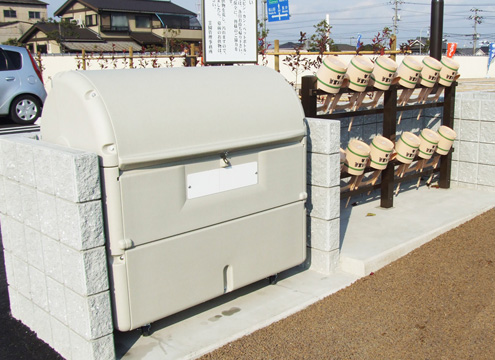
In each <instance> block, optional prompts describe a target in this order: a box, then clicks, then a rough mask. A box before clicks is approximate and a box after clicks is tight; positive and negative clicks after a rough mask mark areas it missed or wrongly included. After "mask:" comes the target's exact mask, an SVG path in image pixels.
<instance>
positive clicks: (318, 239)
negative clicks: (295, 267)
mask: <svg viewBox="0 0 495 360" xmlns="http://www.w3.org/2000/svg"><path fill="white" fill-rule="evenodd" d="M306 122H307V128H308V162H307V164H308V168H307V181H308V202H307V205H306V207H307V210H308V221H307V224H308V229H307V245H308V248H309V249H308V254H309V256H310V258H309V259H308V262H309V265H310V268H311V269H312V270H315V271H318V272H322V273H331V272H333V271H335V270H336V268H337V266H338V263H339V254H340V235H339V233H340V230H339V228H340V153H339V149H340V121H336V120H323V119H316V118H307V119H306Z"/></svg>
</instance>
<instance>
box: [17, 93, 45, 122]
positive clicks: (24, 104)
mask: <svg viewBox="0 0 495 360" xmlns="http://www.w3.org/2000/svg"><path fill="white" fill-rule="evenodd" d="M40 115H41V106H40V102H39V100H38V99H36V98H35V97H34V96H31V95H21V96H19V97H17V98H15V99H14V101H13V102H12V105H10V118H11V119H12V121H14V122H15V123H17V124H21V125H29V124H33V123H34V122H35V121H36V120H37V119H38V118H39V117H40Z"/></svg>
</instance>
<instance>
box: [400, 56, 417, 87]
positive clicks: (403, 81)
mask: <svg viewBox="0 0 495 360" xmlns="http://www.w3.org/2000/svg"><path fill="white" fill-rule="evenodd" d="M422 68H423V65H421V63H420V62H419V61H417V60H414V59H413V58H412V57H410V56H406V57H405V58H404V60H402V63H401V64H400V66H399V69H398V70H397V75H398V76H400V80H399V84H400V85H402V86H404V87H405V88H408V89H414V88H415V87H416V83H417V82H418V79H419V75H420V74H421V69H422Z"/></svg>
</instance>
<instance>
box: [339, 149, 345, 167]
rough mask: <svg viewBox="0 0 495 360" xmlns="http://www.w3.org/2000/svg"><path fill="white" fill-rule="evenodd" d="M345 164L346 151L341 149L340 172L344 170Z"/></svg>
mask: <svg viewBox="0 0 495 360" xmlns="http://www.w3.org/2000/svg"><path fill="white" fill-rule="evenodd" d="M344 164H345V151H344V149H342V148H340V171H342V169H343V168H344Z"/></svg>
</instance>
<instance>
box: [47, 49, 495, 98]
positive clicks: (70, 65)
mask: <svg viewBox="0 0 495 360" xmlns="http://www.w3.org/2000/svg"><path fill="white" fill-rule="evenodd" d="M376 56H377V55H370V56H369V57H370V58H372V59H373V58H375V57H376ZM410 56H414V57H415V58H417V59H419V60H421V59H422V58H423V57H424V56H419V55H410ZM97 57H98V56H97V55H96V56H95V58H97ZM286 57H287V55H284V56H280V73H281V74H282V75H283V76H284V77H285V78H286V79H287V80H288V81H289V82H296V73H295V71H292V70H291V69H290V68H289V67H288V66H287V65H286V63H285V62H284V59H285V58H286ZM302 57H304V58H310V59H311V60H314V59H316V56H315V55H304V56H302ZM339 57H340V58H341V60H342V61H344V63H349V61H350V60H351V58H352V57H353V56H352V55H340V56H339ZM403 58H404V56H403V55H398V56H397V63H399V64H400V63H401V62H402V59H403ZM41 59H42V67H43V78H44V81H45V87H46V88H47V91H48V92H49V91H50V88H51V79H52V77H53V76H54V75H55V74H56V73H57V72H60V71H68V70H78V69H80V68H81V65H82V61H81V59H80V58H76V56H75V55H47V56H42V58H41ZM455 60H456V61H457V62H459V64H460V65H461V67H460V69H459V73H460V75H461V77H462V78H464V79H471V78H484V77H486V76H487V71H486V69H487V63H488V57H487V56H456V57H455ZM262 61H263V59H262V58H261V57H260V58H259V63H260V64H261V63H262ZM266 61H267V65H266V66H268V67H270V68H272V69H273V68H274V56H273V55H267V57H266ZM128 62H129V61H128V59H127V64H124V60H123V59H117V60H115V61H112V60H111V59H110V58H109V57H107V60H91V61H90V62H89V65H88V70H100V69H102V68H106V69H108V70H110V69H114V68H117V69H120V68H125V67H128ZM182 63H183V59H182V58H181V57H177V58H175V59H174V60H173V66H174V67H180V66H182ZM156 64H158V65H159V66H160V67H170V66H171V64H170V61H169V60H168V59H165V58H158V59H156ZM152 66H153V58H151V59H150V58H140V57H139V56H136V57H135V58H134V67H136V68H140V67H152ZM316 71H317V69H316V68H313V69H311V70H309V71H302V70H301V71H299V73H298V74H297V83H298V84H300V82H301V77H302V76H304V75H313V74H314V73H316ZM488 75H489V77H495V64H493V65H492V66H491V67H490V72H489V73H488Z"/></svg>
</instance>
